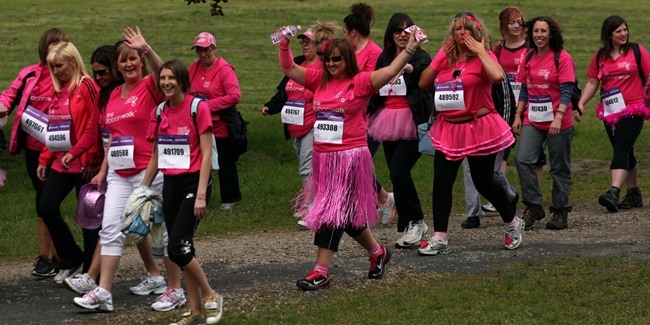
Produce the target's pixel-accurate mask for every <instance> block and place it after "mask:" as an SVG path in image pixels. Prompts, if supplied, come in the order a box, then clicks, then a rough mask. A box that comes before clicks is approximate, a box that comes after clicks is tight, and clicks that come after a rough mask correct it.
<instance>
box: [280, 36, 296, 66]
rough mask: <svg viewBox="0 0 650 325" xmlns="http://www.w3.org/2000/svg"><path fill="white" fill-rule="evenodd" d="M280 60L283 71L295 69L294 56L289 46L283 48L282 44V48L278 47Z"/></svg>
mask: <svg viewBox="0 0 650 325" xmlns="http://www.w3.org/2000/svg"><path fill="white" fill-rule="evenodd" d="M278 58H279V59H280V68H281V69H282V71H288V70H289V69H291V67H293V65H294V62H293V55H292V54H291V50H290V49H289V46H287V47H285V48H283V47H282V43H280V47H278Z"/></svg>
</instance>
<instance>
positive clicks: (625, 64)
mask: <svg viewBox="0 0 650 325" xmlns="http://www.w3.org/2000/svg"><path fill="white" fill-rule="evenodd" d="M618 68H619V69H625V70H628V71H629V70H630V62H619V63H618Z"/></svg>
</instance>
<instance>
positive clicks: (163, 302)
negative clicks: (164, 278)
mask: <svg viewBox="0 0 650 325" xmlns="http://www.w3.org/2000/svg"><path fill="white" fill-rule="evenodd" d="M186 303H187V300H185V293H183V291H182V290H181V293H180V294H177V293H176V290H174V288H168V289H167V291H165V293H163V294H162V295H160V296H158V298H156V301H155V302H154V303H153V304H151V309H153V310H156V311H170V310H172V309H176V308H178V307H185V304H186Z"/></svg>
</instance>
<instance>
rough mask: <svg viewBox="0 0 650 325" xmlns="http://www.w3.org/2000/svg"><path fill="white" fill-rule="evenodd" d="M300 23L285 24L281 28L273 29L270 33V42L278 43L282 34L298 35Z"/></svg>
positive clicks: (282, 36)
mask: <svg viewBox="0 0 650 325" xmlns="http://www.w3.org/2000/svg"><path fill="white" fill-rule="evenodd" d="M300 30H301V28H300V25H298V26H287V27H285V28H283V29H282V30H278V31H275V32H273V33H271V35H270V36H271V43H273V44H278V43H280V41H281V40H282V38H284V35H291V36H296V35H298V31H300Z"/></svg>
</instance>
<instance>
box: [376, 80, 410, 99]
mask: <svg viewBox="0 0 650 325" xmlns="http://www.w3.org/2000/svg"><path fill="white" fill-rule="evenodd" d="M379 96H406V82H404V75H401V76H399V78H397V79H395V81H394V82H389V83H387V84H385V85H384V86H383V87H381V88H380V89H379Z"/></svg>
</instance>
